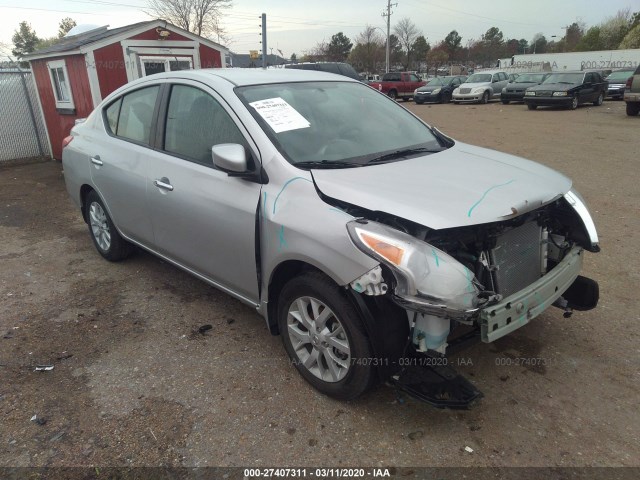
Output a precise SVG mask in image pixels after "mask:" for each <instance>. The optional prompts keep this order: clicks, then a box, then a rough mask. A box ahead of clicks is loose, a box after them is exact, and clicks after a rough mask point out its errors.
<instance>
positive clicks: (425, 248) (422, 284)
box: [347, 219, 479, 311]
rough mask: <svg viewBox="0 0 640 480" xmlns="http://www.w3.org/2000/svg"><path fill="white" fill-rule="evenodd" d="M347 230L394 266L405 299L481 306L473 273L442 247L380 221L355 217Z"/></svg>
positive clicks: (463, 307)
mask: <svg viewBox="0 0 640 480" xmlns="http://www.w3.org/2000/svg"><path fill="white" fill-rule="evenodd" d="M347 230H348V231H349V235H350V236H351V239H352V240H353V243H354V244H355V245H356V246H357V247H358V248H359V249H360V250H362V251H363V252H364V253H366V254H367V255H370V256H371V257H373V258H375V259H376V260H378V261H380V262H382V263H383V264H385V265H387V266H388V267H389V268H390V269H391V270H392V272H393V275H394V277H395V279H396V284H397V285H396V288H395V294H396V295H397V296H398V297H401V298H402V299H403V300H405V301H407V302H415V303H430V304H432V305H444V306H446V307H448V308H452V309H456V310H463V311H464V310H470V309H473V308H475V307H477V305H478V297H477V294H478V292H479V288H478V285H477V282H476V281H475V278H474V275H473V273H472V272H471V270H469V269H468V268H467V267H465V266H464V265H462V264H461V263H460V262H458V261H457V260H456V259H454V258H453V257H451V256H450V255H448V254H447V253H445V252H443V251H442V250H439V249H437V248H436V247H434V246H432V245H429V244H428V243H425V242H422V241H420V240H418V239H416V238H414V237H412V236H411V235H408V234H406V233H403V232H400V231H399V230H395V229H393V228H391V227H388V226H387V225H384V224H382V223H378V222H371V221H367V220H362V219H361V220H353V221H351V222H349V223H347Z"/></svg>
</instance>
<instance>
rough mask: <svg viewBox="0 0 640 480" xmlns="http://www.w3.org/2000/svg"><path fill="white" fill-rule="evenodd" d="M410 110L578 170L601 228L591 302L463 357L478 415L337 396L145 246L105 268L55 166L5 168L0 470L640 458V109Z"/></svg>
mask: <svg viewBox="0 0 640 480" xmlns="http://www.w3.org/2000/svg"><path fill="white" fill-rule="evenodd" d="M405 105H406V106H407V107H408V108H409V109H410V110H412V111H413V112H415V113H416V114H418V115H419V116H421V117H422V118H424V119H425V120H427V121H428V122H430V123H432V124H433V125H435V126H437V127H439V128H440V129H441V130H443V131H444V132H446V133H447V134H449V135H451V136H453V137H454V138H456V139H458V140H460V141H464V142H468V143H472V144H477V145H481V146H485V147H490V148H495V149H497V150H501V151H504V152H508V153H513V154H517V155H522V156H524V157H527V158H530V159H533V160H536V161H539V162H542V163H544V164H546V165H549V166H550V167H553V168H555V169H557V170H559V171H561V172H563V173H565V174H567V175H569V176H570V177H572V178H573V179H574V182H575V186H576V187H577V188H578V189H579V191H580V192H581V193H582V194H583V195H584V196H585V197H586V199H587V201H588V202H589V204H590V206H591V209H592V211H593V213H594V216H595V220H596V224H597V225H598V228H599V233H600V236H601V246H602V252H601V253H600V254H597V255H594V254H588V255H587V257H586V268H585V269H586V273H585V274H586V275H587V276H590V277H592V278H595V279H596V280H598V281H599V282H600V289H601V303H600V305H599V307H598V308H597V309H596V310H594V311H590V312H584V313H576V314H575V315H574V316H573V317H572V318H570V319H565V318H563V317H562V313H561V312H560V311H559V310H557V309H552V310H550V311H548V312H546V313H545V314H543V315H542V316H541V317H539V318H538V319H536V320H535V321H533V322H532V323H531V324H529V325H527V326H525V327H523V328H522V329H520V330H519V331H517V332H515V333H514V334H512V335H510V336H508V337H506V338H503V339H501V340H499V341H497V342H495V343H493V344H489V345H486V344H478V345H475V346H473V347H471V348H470V349H468V350H466V351H464V352H462V353H461V354H460V355H459V357H458V358H459V359H461V363H462V364H461V366H459V367H458V370H459V371H460V372H461V373H463V374H464V375H466V376H467V377H468V378H469V379H471V380H472V381H473V382H474V383H475V384H476V385H477V387H478V388H480V389H481V390H482V391H483V392H484V394H485V398H484V399H483V400H482V401H481V402H480V403H479V405H477V406H476V407H475V408H473V409H472V410H470V411H462V412H460V411H447V410H437V409H434V408H432V407H430V406H428V405H425V404H421V403H419V402H417V401H414V400H412V399H410V398H405V397H398V396H397V395H396V393H395V392H394V391H393V390H392V389H390V388H388V387H385V386H380V387H378V388H376V389H375V390H374V391H372V392H371V393H370V394H368V395H366V396H365V397H364V398H362V399H360V400H358V401H354V402H349V403H344V402H338V401H334V400H331V399H329V398H326V397H324V396H322V395H320V394H318V393H317V392H316V391H314V390H313V389H312V388H311V387H310V386H308V385H307V384H306V383H305V382H304V381H303V380H302V379H301V377H299V375H298V374H297V373H296V371H295V370H294V368H293V367H292V366H291V365H289V362H288V360H287V358H286V355H285V353H284V349H283V348H282V345H281V342H280V339H279V338H277V337H271V336H270V335H269V334H268V331H267V329H266V327H265V324H264V321H263V320H262V318H260V317H259V316H258V315H257V314H256V313H255V312H254V311H252V309H251V308H249V307H247V306H245V305H242V304H240V303H239V302H237V301H236V300H234V299H232V298H231V297H229V296H226V295H225V294H223V293H221V292H218V291H217V290H215V289H213V288H211V287H209V286H207V285H205V284H204V283H202V282H200V281H198V280H196V279H195V278H192V277H190V276H189V275H187V274H186V273H183V272H182V271H180V270H177V269H176V268H174V267H172V266H170V265H168V264H166V263H164V262H162V261H161V260H159V259H157V258H155V257H153V256H151V255H149V254H147V253H144V252H140V253H138V254H137V255H135V256H134V257H133V258H131V259H130V260H128V261H126V262H123V263H117V264H113V263H109V262H106V261H104V260H103V259H102V258H101V257H100V256H99V255H98V253H97V252H96V251H95V250H94V248H93V246H92V244H91V241H90V238H89V235H88V232H87V228H86V225H85V224H84V223H83V222H82V220H81V218H80V215H79V212H77V211H76V210H75V209H74V207H73V206H72V204H71V202H70V201H69V199H68V197H67V193H66V190H65V187H64V180H63V176H62V172H61V170H62V167H61V164H60V163H57V162H47V163H40V164H33V165H23V166H12V167H4V168H0V266H1V267H0V335H1V336H0V418H1V420H0V466H93V465H101V466H153V465H164V466H245V467H256V466H309V465H325V466H388V465H392V466H412V467H417V466H435V465H437V466H444V465H446V466H553V467H558V466H639V464H640V448H639V445H640V438H639V432H640V415H638V398H639V394H640V388H639V382H638V381H639V379H640V378H639V368H638V367H639V366H640V362H639V358H640V347H638V344H639V342H640V335H639V328H638V321H639V320H640V318H639V314H638V300H637V292H636V291H635V289H636V288H637V286H638V285H639V284H640V276H639V274H638V272H639V271H640V265H639V263H640V262H639V260H638V258H639V256H638V247H639V245H640V242H639V239H638V232H639V231H640V228H639V227H640V225H639V223H640V222H639V215H638V213H639V212H640V188H638V185H639V183H640V178H639V174H638V172H640V164H639V161H638V152H639V151H640V140H639V138H640V137H638V135H637V133H636V132H637V131H638V127H639V125H638V122H639V121H640V119H638V118H631V117H627V116H625V114H624V104H623V103H622V102H606V103H605V104H604V105H603V106H601V107H580V108H579V109H578V110H577V111H563V110H548V109H539V110H537V111H528V110H527V109H526V107H524V106H523V105H509V106H503V105H501V104H500V103H491V104H489V105H467V106H465V105H458V106H454V105H433V106H429V105H413V104H409V103H406V104H405ZM460 175H461V176H463V175H465V172H460ZM203 324H211V325H212V326H213V328H212V329H211V330H210V331H208V332H207V333H206V334H204V335H201V334H199V333H197V329H198V327H199V326H200V325H203ZM519 359H541V360H535V361H534V363H535V365H533V364H532V365H527V364H519V363H521V362H519ZM37 364H52V365H54V366H55V368H54V370H51V371H47V372H35V371H34V366H35V365H37ZM634 412H635V413H634ZM34 415H36V416H37V418H38V419H41V423H43V424H42V425H40V424H38V423H37V422H34V421H31V420H30V419H31V418H32V417H33V416H34ZM465 447H471V449H473V453H469V452H467V451H465Z"/></svg>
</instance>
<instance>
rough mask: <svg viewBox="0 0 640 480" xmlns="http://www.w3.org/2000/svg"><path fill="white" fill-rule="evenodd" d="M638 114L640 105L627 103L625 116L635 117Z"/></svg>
mask: <svg viewBox="0 0 640 480" xmlns="http://www.w3.org/2000/svg"><path fill="white" fill-rule="evenodd" d="M638 113H640V103H638V102H627V115H629V116H630V117H635V116H636V115H638Z"/></svg>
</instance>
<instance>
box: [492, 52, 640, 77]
mask: <svg viewBox="0 0 640 480" xmlns="http://www.w3.org/2000/svg"><path fill="white" fill-rule="evenodd" d="M639 63H640V49H639V48H636V49H629V50H600V51H595V52H571V53H531V54H525V55H514V56H513V57H511V58H503V59H500V60H499V64H500V68H503V69H509V70H514V71H515V70H516V69H517V70H518V71H522V69H527V68H529V69H531V71H541V70H547V68H545V67H547V64H548V69H549V70H550V71H553V72H557V71H563V70H616V69H620V68H636V67H637V66H638V64H639ZM547 71H548V70H547Z"/></svg>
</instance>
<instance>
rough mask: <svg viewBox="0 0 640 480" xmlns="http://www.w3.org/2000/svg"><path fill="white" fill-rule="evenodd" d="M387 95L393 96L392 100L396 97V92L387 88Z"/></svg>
mask: <svg viewBox="0 0 640 480" xmlns="http://www.w3.org/2000/svg"><path fill="white" fill-rule="evenodd" d="M388 95H389V97H390V98H393V99H394V100H396V99H397V98H398V92H396V91H395V90H389V93H388Z"/></svg>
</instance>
